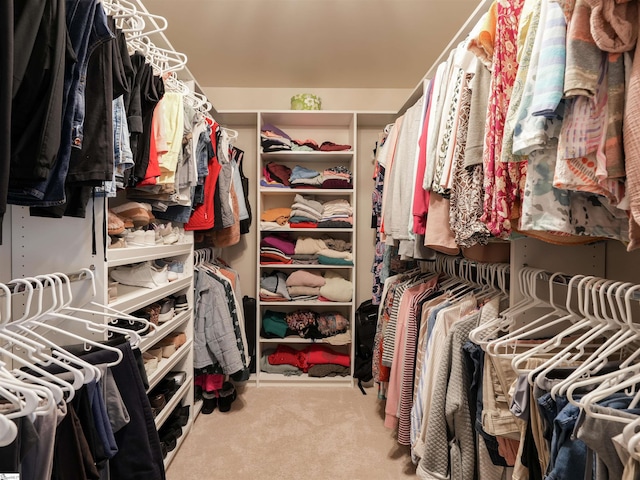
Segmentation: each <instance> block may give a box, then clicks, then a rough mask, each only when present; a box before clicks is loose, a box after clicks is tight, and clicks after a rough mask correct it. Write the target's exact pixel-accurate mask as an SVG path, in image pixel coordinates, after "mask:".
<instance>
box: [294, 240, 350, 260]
mask: <svg viewBox="0 0 640 480" xmlns="http://www.w3.org/2000/svg"><path fill="white" fill-rule="evenodd" d="M292 258H293V263H298V262H302V261H305V262H306V263H310V262H311V261H314V260H315V262H316V263H318V264H321V265H353V254H352V253H351V243H349V242H345V241H344V240H340V239H335V238H330V237H322V238H311V237H298V238H297V239H296V245H295V248H294V255H293V256H292Z"/></svg>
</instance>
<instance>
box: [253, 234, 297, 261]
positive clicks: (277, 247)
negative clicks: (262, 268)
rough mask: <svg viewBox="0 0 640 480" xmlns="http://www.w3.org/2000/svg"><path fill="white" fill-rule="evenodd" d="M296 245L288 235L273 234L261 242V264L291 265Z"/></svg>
mask: <svg viewBox="0 0 640 480" xmlns="http://www.w3.org/2000/svg"><path fill="white" fill-rule="evenodd" d="M295 247H296V244H295V242H294V240H293V239H292V238H291V237H290V236H289V235H288V234H286V233H272V234H270V235H267V236H265V237H264V238H263V239H262V240H261V241H260V263H261V264H262V265H270V264H289V263H293V259H292V258H291V255H293V254H294V253H295Z"/></svg>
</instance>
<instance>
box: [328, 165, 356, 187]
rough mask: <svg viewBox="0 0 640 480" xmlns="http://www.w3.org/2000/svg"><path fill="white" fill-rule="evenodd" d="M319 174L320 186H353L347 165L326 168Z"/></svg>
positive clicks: (351, 175)
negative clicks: (320, 178)
mask: <svg viewBox="0 0 640 480" xmlns="http://www.w3.org/2000/svg"><path fill="white" fill-rule="evenodd" d="M321 176H322V185H321V188H353V174H352V173H351V170H349V169H348V168H347V167H343V166H337V167H330V168H327V169H326V170H325V171H323V172H322V175H321Z"/></svg>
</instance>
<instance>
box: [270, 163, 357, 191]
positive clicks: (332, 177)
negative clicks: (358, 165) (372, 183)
mask: <svg viewBox="0 0 640 480" xmlns="http://www.w3.org/2000/svg"><path fill="white" fill-rule="evenodd" d="M262 175H263V177H262V180H261V181H260V184H261V186H263V187H276V188H319V189H322V188H337V189H348V188H353V174H352V173H351V170H349V169H348V168H347V167H345V166H342V165H338V166H335V167H330V168H327V169H325V170H323V171H322V172H319V171H318V170H313V169H311V168H307V167H302V166H300V165H296V166H295V167H293V170H291V169H290V168H289V167H287V166H286V165H281V164H278V163H275V162H269V163H267V164H266V165H265V166H264V168H263V169H262Z"/></svg>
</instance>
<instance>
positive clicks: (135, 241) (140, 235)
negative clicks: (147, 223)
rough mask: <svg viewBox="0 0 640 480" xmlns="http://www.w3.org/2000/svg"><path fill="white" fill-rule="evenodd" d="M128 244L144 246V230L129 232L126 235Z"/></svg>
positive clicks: (130, 245)
mask: <svg viewBox="0 0 640 480" xmlns="http://www.w3.org/2000/svg"><path fill="white" fill-rule="evenodd" d="M125 240H126V242H127V246H129V247H144V246H146V243H145V241H144V230H134V231H132V232H129V234H128V235H127V236H126V237H125Z"/></svg>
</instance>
